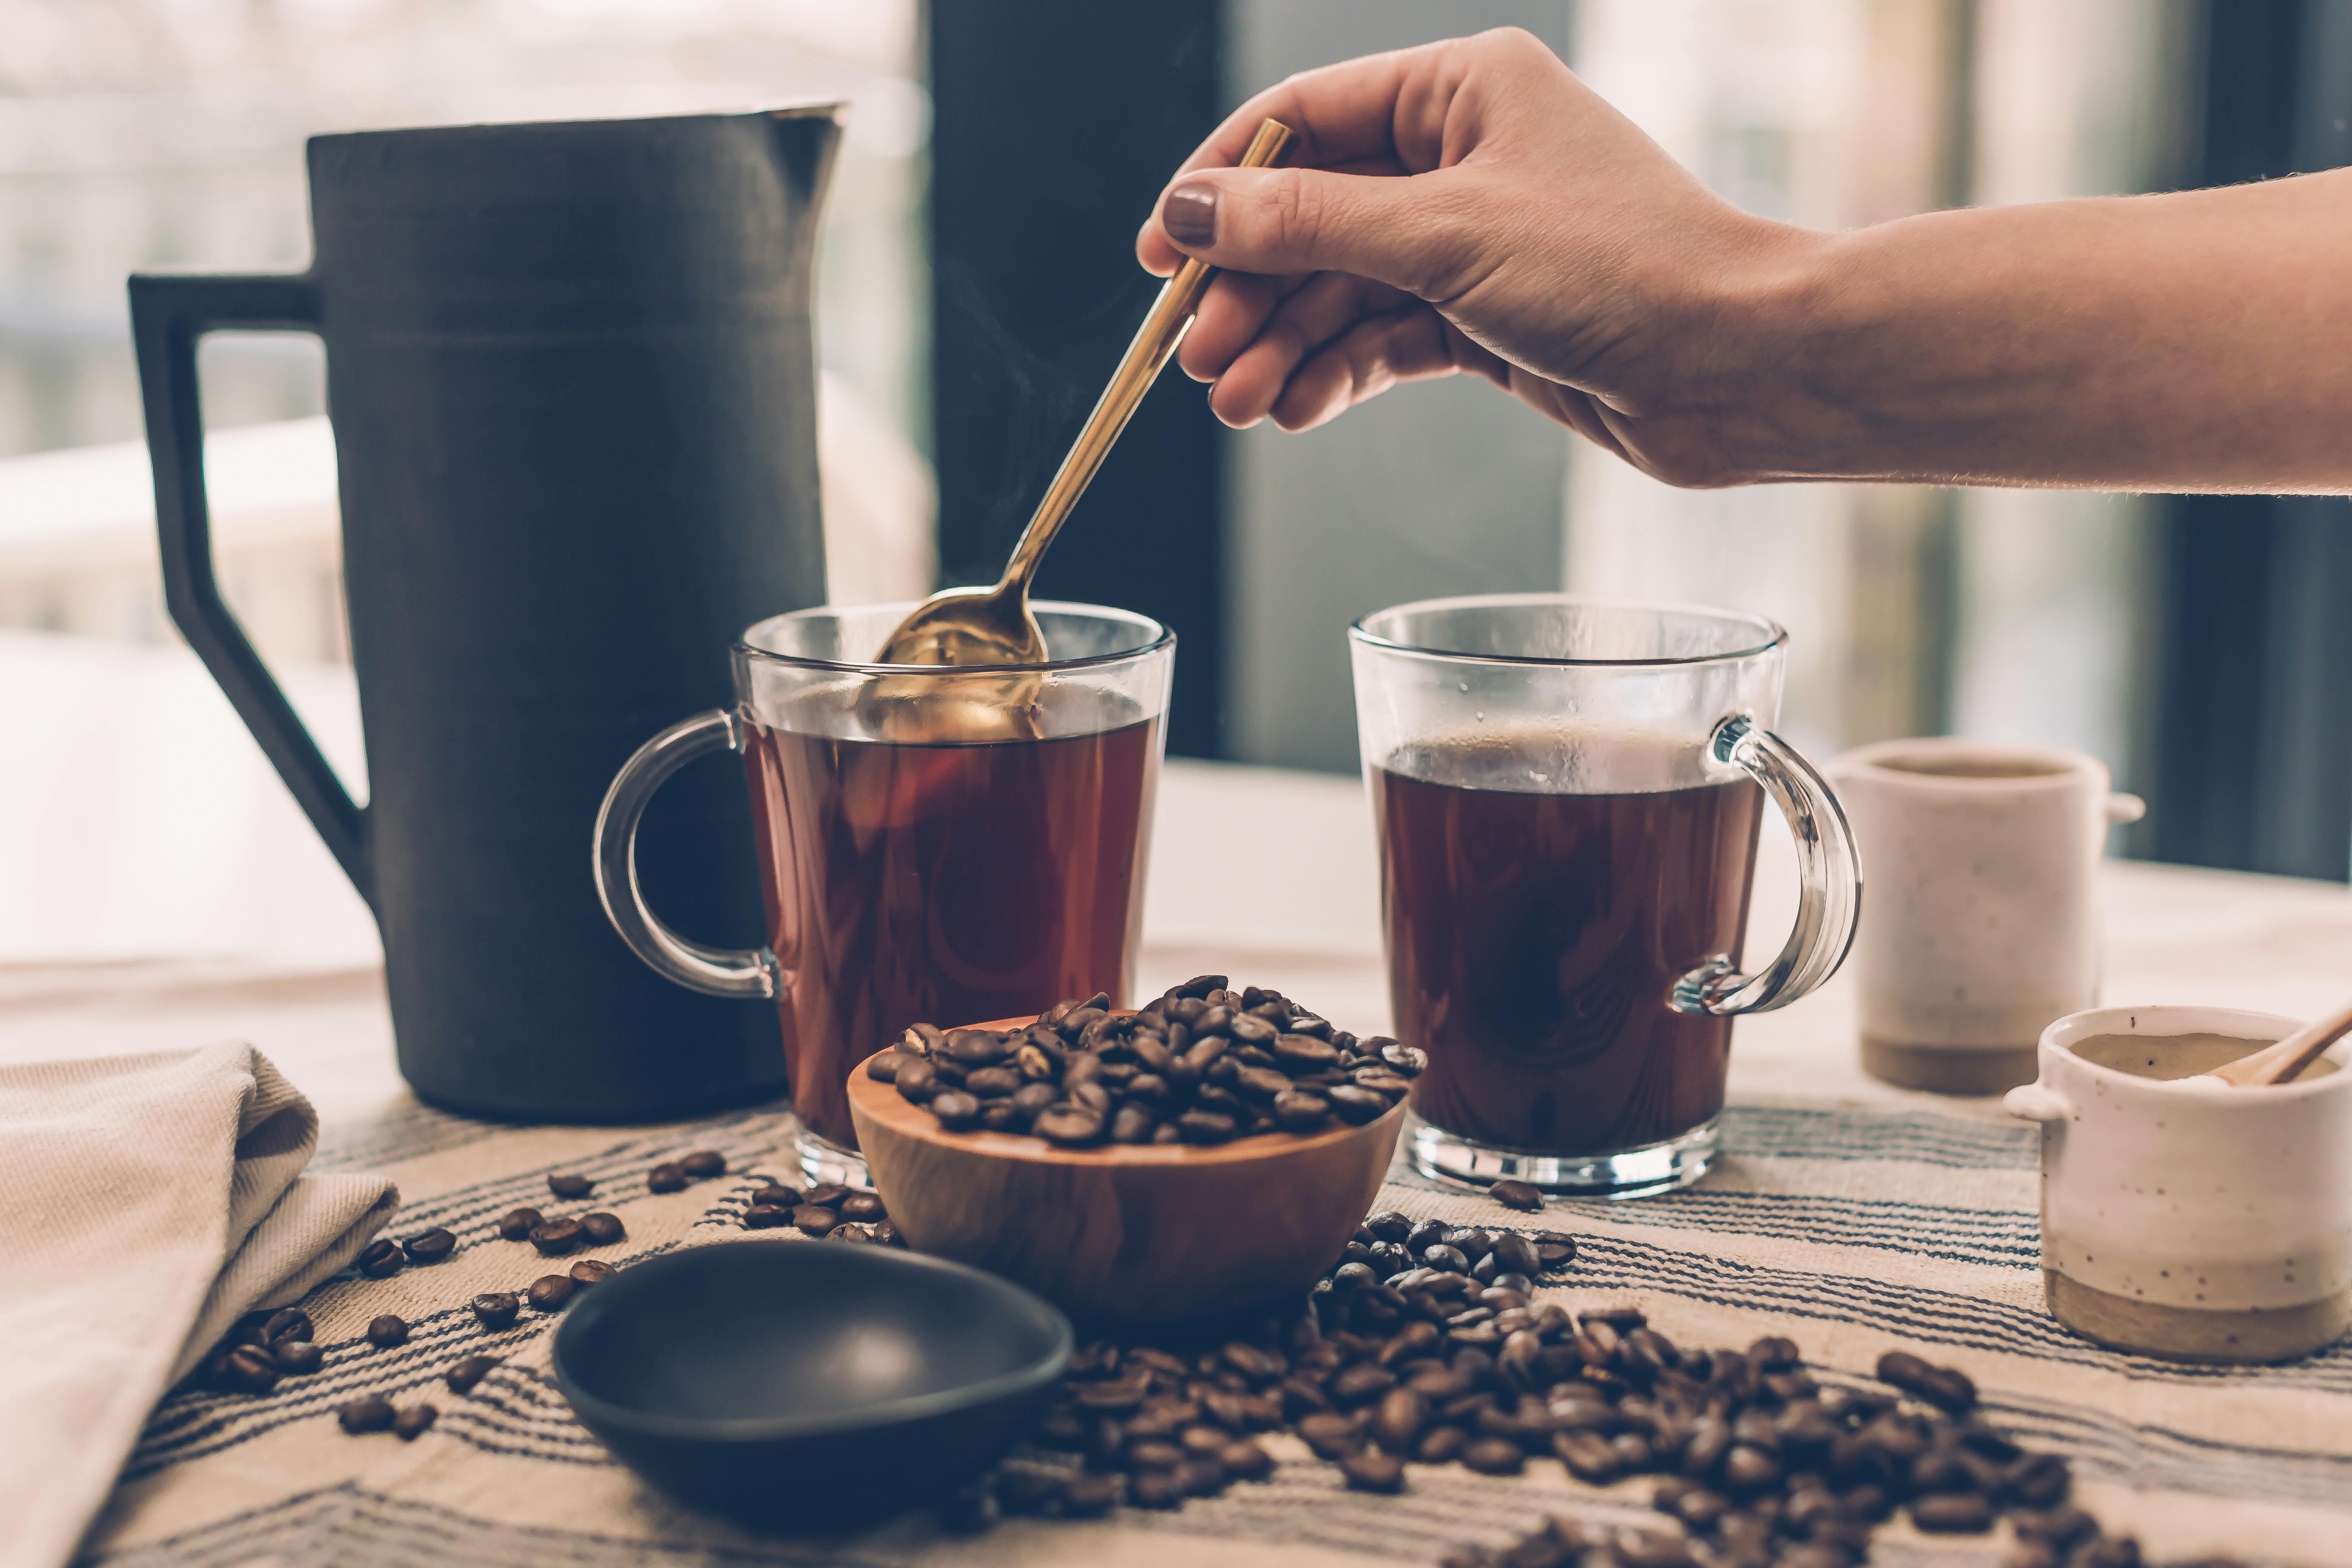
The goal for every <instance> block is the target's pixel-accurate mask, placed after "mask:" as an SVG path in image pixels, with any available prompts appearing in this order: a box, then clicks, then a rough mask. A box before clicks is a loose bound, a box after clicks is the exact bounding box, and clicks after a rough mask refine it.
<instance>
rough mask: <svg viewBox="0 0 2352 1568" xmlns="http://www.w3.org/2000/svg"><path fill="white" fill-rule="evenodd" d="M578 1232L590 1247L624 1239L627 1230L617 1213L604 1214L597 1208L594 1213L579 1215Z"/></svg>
mask: <svg viewBox="0 0 2352 1568" xmlns="http://www.w3.org/2000/svg"><path fill="white" fill-rule="evenodd" d="M580 1234H581V1235H582V1236H583V1237H586V1238H587V1243H588V1245H589V1246H591V1247H610V1246H612V1245H613V1243H614V1242H616V1241H623V1240H626V1239H627V1237H628V1234H629V1232H628V1229H627V1227H626V1226H623V1225H622V1224H621V1216H620V1215H616V1214H606V1213H605V1212H604V1210H602V1209H599V1210H597V1211H596V1212H595V1213H594V1214H583V1215H581V1216H580Z"/></svg>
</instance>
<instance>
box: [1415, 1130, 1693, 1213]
mask: <svg viewBox="0 0 2352 1568" xmlns="http://www.w3.org/2000/svg"><path fill="white" fill-rule="evenodd" d="M1715 1123H1716V1119H1715V1118H1714V1117H1711V1116H1710V1117H1708V1118H1707V1119H1706V1121H1702V1122H1700V1123H1699V1124H1698V1125H1697V1126H1696V1127H1694V1128H1692V1129H1691V1130H1690V1131H1687V1132H1685V1133H1684V1134H1682V1135H1681V1136H1680V1137H1678V1138H1669V1139H1667V1140H1666V1141H1665V1142H1663V1143H1644V1144H1643V1145H1642V1146H1641V1147H1640V1148H1638V1149H1621V1150H1618V1151H1617V1152H1614V1153H1611V1154H1544V1153H1537V1152H1530V1151H1528V1150H1524V1149H1497V1148H1494V1147H1491V1146H1489V1145H1487V1144H1485V1143H1474V1142H1471V1141H1470V1140H1468V1139H1466V1138H1457V1137H1455V1136H1454V1134H1453V1133H1451V1132H1447V1131H1442V1130H1441V1129H1438V1128H1435V1127H1432V1126H1431V1125H1430V1124H1429V1123H1428V1122H1426V1121H1423V1120H1422V1119H1421V1118H1420V1117H1418V1116H1415V1117H1413V1118H1412V1120H1411V1121H1408V1122H1407V1123H1406V1124H1405V1159H1406V1160H1407V1161H1408V1162H1409V1163H1411V1164H1412V1168H1413V1169H1414V1170H1416V1171H1419V1172H1420V1173H1422V1174H1423V1175H1424V1176H1432V1177H1434V1178H1436V1179H1437V1180H1439V1181H1442V1182H1464V1183H1467V1184H1470V1185H1473V1186H1480V1187H1484V1186H1487V1185H1489V1184H1493V1183H1496V1182H1500V1181H1504V1180H1509V1181H1514V1182H1525V1183H1527V1184H1528V1185H1529V1186H1532V1187H1534V1188H1536V1189H1537V1190H1538V1191H1540V1192H1543V1193H1547V1194H1551V1195H1553V1196H1555V1197H1570V1198H1639V1197H1646V1196H1648V1195H1649V1194H1652V1193H1670V1192H1672V1191H1674V1190H1675V1188H1676V1187H1686V1186H1689V1185H1690V1184H1692V1183H1693V1182H1696V1181H1697V1180H1698V1179H1699V1178H1700V1177H1701V1176H1704V1175H1706V1171H1707V1167H1708V1166H1709V1165H1712V1164H1713V1163H1715V1143H1716V1131H1715Z"/></svg>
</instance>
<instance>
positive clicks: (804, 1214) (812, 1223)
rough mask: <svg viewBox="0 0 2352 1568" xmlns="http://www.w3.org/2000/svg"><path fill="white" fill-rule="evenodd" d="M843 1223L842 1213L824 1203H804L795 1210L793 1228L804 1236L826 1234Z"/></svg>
mask: <svg viewBox="0 0 2352 1568" xmlns="http://www.w3.org/2000/svg"><path fill="white" fill-rule="evenodd" d="M840 1223H841V1215H839V1214H838V1213H837V1212H835V1210H833V1209H829V1208H826V1207H825V1206H824V1205H823V1204H803V1205H801V1206H800V1207H798V1208H796V1209H794V1210H793V1229H795V1230H797V1231H799V1232H800V1233H801V1234H802V1235H803V1236H824V1234H826V1233H827V1232H829V1231H830V1230H832V1229H833V1227H834V1226H837V1225H839V1224H840Z"/></svg>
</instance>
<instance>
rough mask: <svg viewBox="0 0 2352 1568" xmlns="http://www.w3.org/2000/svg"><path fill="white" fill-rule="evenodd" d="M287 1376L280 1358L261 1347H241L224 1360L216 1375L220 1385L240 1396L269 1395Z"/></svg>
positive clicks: (229, 1353)
mask: <svg viewBox="0 0 2352 1568" xmlns="http://www.w3.org/2000/svg"><path fill="white" fill-rule="evenodd" d="M283 1375H285V1374H284V1373H282V1372H281V1371H280V1370H279V1368H278V1358H277V1357H276V1356H274V1355H272V1354H270V1352H269V1351H268V1348H266V1347H265V1346H261V1345H239V1346H237V1347H236V1349H235V1350H233V1351H231V1352H228V1354H227V1355H226V1356H225V1357H223V1358H222V1360H221V1364H220V1367H219V1370H218V1373H217V1374H216V1376H217V1381H218V1382H219V1384H220V1385H221V1386H222V1387H225V1388H231V1389H235V1390H236V1392H238V1393H240V1394H267V1393H268V1392H269V1391H270V1390H271V1389H273V1388H275V1387H277V1386H278V1378H280V1377H281V1376H283Z"/></svg>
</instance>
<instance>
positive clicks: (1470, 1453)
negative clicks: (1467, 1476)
mask: <svg viewBox="0 0 2352 1568" xmlns="http://www.w3.org/2000/svg"><path fill="white" fill-rule="evenodd" d="M1462 1462H1463V1463H1464V1464H1465V1465H1467V1466H1468V1467H1469V1468H1472V1469H1474V1470H1475V1471H1477V1472H1478V1473H1479V1474H1480V1475H1483V1476H1516V1475H1517V1474H1518V1473H1519V1471H1520V1470H1522V1469H1524V1468H1526V1466H1527V1462H1528V1459H1527V1455H1526V1454H1524V1453H1522V1452H1521V1451H1520V1449H1519V1446H1518V1445H1517V1443H1514V1442H1511V1441H1509V1440H1508V1439H1507V1438H1502V1437H1481V1438H1479V1439H1478V1440H1477V1441H1476V1442H1475V1443H1473V1444H1471V1445H1470V1446H1469V1447H1466V1448H1465V1449H1463V1450H1462Z"/></svg>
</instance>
